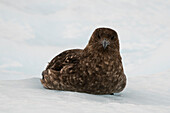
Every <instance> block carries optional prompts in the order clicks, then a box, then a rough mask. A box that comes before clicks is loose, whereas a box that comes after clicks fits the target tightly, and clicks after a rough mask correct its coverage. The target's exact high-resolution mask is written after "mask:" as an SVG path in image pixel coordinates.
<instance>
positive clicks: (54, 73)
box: [41, 28, 126, 94]
mask: <svg viewBox="0 0 170 113" xmlns="http://www.w3.org/2000/svg"><path fill="white" fill-rule="evenodd" d="M42 76H43V77H42V79H41V83H42V84H43V86H44V87H45V88H48V89H55V90H66V91H77V92H85V93H90V94H112V93H118V92H121V91H122V90H123V89H124V88H125V85H126V76H125V74H124V71H123V66H122V61H121V56H120V51H119V40H118V35H117V33H116V32H115V31H114V30H112V29H110V28H98V29H96V30H95V31H94V32H93V34H92V36H91V38H90V41H89V43H88V45H87V46H86V47H85V49H83V50H81V49H73V50H67V51H64V52H62V53H61V54H59V55H57V56H56V57H55V58H53V59H52V60H51V62H50V63H49V64H48V66H47V68H46V69H45V70H44V71H43V73H42Z"/></svg>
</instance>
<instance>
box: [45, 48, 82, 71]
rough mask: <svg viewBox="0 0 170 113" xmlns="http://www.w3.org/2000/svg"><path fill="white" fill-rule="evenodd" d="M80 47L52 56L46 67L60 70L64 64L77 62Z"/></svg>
mask: <svg viewBox="0 0 170 113" xmlns="http://www.w3.org/2000/svg"><path fill="white" fill-rule="evenodd" d="M81 52H82V50H81V49H72V50H66V51H64V52H62V53H60V54H59V55H57V56H56V57H54V58H53V59H52V60H51V61H50V62H49V64H48V66H47V68H46V70H47V69H53V70H55V71H60V70H61V69H62V68H63V67H64V66H67V65H70V64H75V63H78V62H79V59H80V54H81Z"/></svg>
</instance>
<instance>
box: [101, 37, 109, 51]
mask: <svg viewBox="0 0 170 113" xmlns="http://www.w3.org/2000/svg"><path fill="white" fill-rule="evenodd" d="M109 43H110V42H109V41H107V40H106V39H104V40H103V41H102V45H103V48H104V49H106V47H107V46H108V45H109Z"/></svg>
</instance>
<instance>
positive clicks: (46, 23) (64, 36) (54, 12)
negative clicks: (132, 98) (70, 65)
mask: <svg viewBox="0 0 170 113" xmlns="http://www.w3.org/2000/svg"><path fill="white" fill-rule="evenodd" d="M169 6H170V1H169V0H140V1H139V0H98V1H92V0H81V1H80V0H69V1H63V0H56V1H55V0H51V1H49V0H0V79H1V80H4V79H23V78H31V77H41V72H42V70H43V69H44V68H45V67H46V65H47V63H48V62H49V61H50V60H51V59H52V58H53V57H54V56H55V55H57V54H59V53H60V52H62V51H64V50H66V49H72V48H84V47H85V46H86V44H87V43H88V40H89V38H90V35H91V34H92V32H93V31H94V29H96V28H97V27H109V28H112V29H115V30H116V31H117V32H118V34H119V39H120V44H121V55H122V58H123V64H124V68H125V73H126V75H127V76H138V75H149V74H155V73H161V72H165V71H168V70H169V69H170V52H169V49H170V7H169Z"/></svg>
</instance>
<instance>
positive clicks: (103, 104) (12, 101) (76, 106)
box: [0, 71, 170, 113]
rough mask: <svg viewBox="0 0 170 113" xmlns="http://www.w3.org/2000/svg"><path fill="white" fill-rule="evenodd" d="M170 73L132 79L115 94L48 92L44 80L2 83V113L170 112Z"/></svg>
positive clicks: (34, 79)
mask: <svg viewBox="0 0 170 113" xmlns="http://www.w3.org/2000/svg"><path fill="white" fill-rule="evenodd" d="M169 74H170V71H168V72H165V73H160V74H156V75H147V76H133V77H128V85H127V87H126V89H125V90H124V91H123V92H121V93H117V94H115V95H90V94H85V93H77V92H69V91H56V90H47V89H44V88H43V87H42V85H41V83H40V80H39V79H40V78H31V79H24V80H1V81H0V113H40V112H41V113H46V112H48V113H54V112H55V113H80V112H81V113H113V112H114V113H136V112H138V113H169V111H170V96H169V94H170V87H169V86H170V85H169V84H170V83H169V81H170V76H169Z"/></svg>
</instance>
